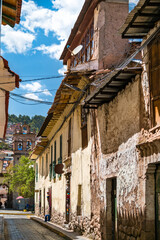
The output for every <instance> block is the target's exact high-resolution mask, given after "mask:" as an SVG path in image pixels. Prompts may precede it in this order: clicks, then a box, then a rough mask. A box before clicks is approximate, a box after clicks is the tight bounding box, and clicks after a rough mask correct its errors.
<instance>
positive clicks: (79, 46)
mask: <svg viewBox="0 0 160 240" xmlns="http://www.w3.org/2000/svg"><path fill="white" fill-rule="evenodd" d="M67 48H68V50H69V51H70V53H71V55H72V56H75V55H77V54H78V53H79V52H80V51H81V50H82V48H83V45H78V46H77V47H76V48H75V49H74V50H73V51H72V50H71V49H70V45H67Z"/></svg>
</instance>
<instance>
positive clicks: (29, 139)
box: [12, 124, 36, 209]
mask: <svg viewBox="0 0 160 240" xmlns="http://www.w3.org/2000/svg"><path fill="white" fill-rule="evenodd" d="M35 142H36V133H35V132H31V130H30V126H29V125H27V124H23V125H22V126H21V127H19V125H18V128H17V129H16V128H15V133H14V134H13V153H14V154H13V166H14V165H15V164H18V163H19V159H20V158H21V157H22V156H26V157H28V156H29V153H30V152H31V151H32V150H33V148H34V146H35ZM17 197H18V193H13V204H12V206H13V209H17V207H18V206H17V202H16V198H17Z"/></svg>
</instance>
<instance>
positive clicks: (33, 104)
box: [10, 96, 41, 105]
mask: <svg viewBox="0 0 160 240" xmlns="http://www.w3.org/2000/svg"><path fill="white" fill-rule="evenodd" d="M10 98H11V99H12V100H14V101H15V102H18V103H20V104H23V105H39V104H41V103H25V102H21V101H18V100H17V99H15V98H13V97H11V96H10Z"/></svg>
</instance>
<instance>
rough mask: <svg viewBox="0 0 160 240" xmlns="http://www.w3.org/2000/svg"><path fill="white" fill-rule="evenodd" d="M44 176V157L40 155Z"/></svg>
mask: <svg viewBox="0 0 160 240" xmlns="http://www.w3.org/2000/svg"><path fill="white" fill-rule="evenodd" d="M43 176H44V157H42V177H43Z"/></svg>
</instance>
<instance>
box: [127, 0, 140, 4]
mask: <svg viewBox="0 0 160 240" xmlns="http://www.w3.org/2000/svg"><path fill="white" fill-rule="evenodd" d="M138 2H139V0H130V1H129V3H134V4H137V3H138Z"/></svg>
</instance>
